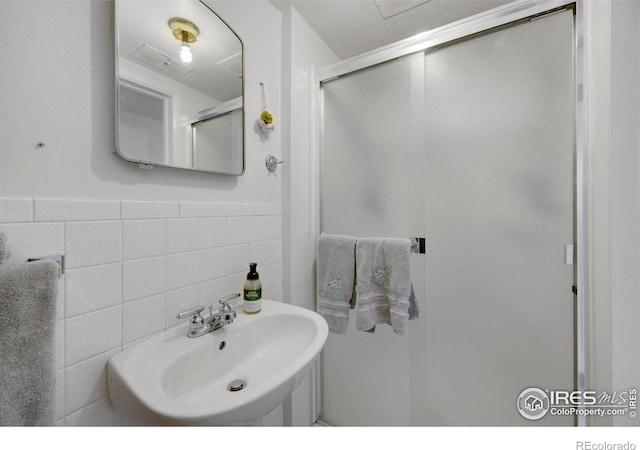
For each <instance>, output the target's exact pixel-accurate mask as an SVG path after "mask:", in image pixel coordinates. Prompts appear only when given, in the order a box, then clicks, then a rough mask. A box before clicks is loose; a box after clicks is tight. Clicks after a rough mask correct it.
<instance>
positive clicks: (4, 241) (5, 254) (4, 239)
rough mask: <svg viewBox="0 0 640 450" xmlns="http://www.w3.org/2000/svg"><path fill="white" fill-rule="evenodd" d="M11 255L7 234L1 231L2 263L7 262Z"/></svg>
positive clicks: (0, 254)
mask: <svg viewBox="0 0 640 450" xmlns="http://www.w3.org/2000/svg"><path fill="white" fill-rule="evenodd" d="M9 256H11V251H10V250H9V247H8V246H7V235H6V234H4V233H3V232H0V264H2V263H3V262H5V261H6V260H7V259H9Z"/></svg>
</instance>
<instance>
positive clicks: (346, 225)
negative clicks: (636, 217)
mask: <svg viewBox="0 0 640 450" xmlns="http://www.w3.org/2000/svg"><path fill="white" fill-rule="evenodd" d="M573 20H574V19H573V11H572V10H562V11H560V12H557V13H554V14H549V15H545V16H542V17H536V18H535V19H534V20H527V21H521V22H518V23H516V24H510V25H509V26H505V27H501V28H499V29H495V30H492V31H490V32H485V33H483V34H479V35H475V36H473V37H471V38H468V39H464V40H458V41H455V42H452V43H448V44H446V45H442V46H439V47H437V48H430V49H428V50H427V51H425V52H420V53H414V54H411V55H408V56H405V57H402V58H399V59H395V60H392V61H389V62H386V63H383V64H378V65H376V66H373V67H370V68H367V69H365V70H360V71H357V72H353V73H349V74H347V75H344V76H341V77H340V78H337V79H334V80H330V81H327V82H325V83H323V84H322V86H321V102H322V103H321V110H322V117H321V151H320V156H321V158H320V168H321V169H320V199H321V200H320V203H321V205H320V215H321V217H320V227H321V231H324V232H328V233H341V234H351V235H355V236H389V237H405V238H408V237H413V236H415V237H425V238H426V253H425V254H424V255H412V277H413V283H414V287H415V289H416V294H417V296H418V300H419V306H420V308H421V312H422V317H421V318H420V319H417V320H415V321H412V322H410V332H409V334H408V336H404V337H400V336H396V335H394V334H393V333H392V332H391V331H390V330H388V329H386V327H383V326H380V327H377V329H376V333H375V334H373V335H371V334H368V333H361V332H357V331H355V327H352V328H351V329H350V330H349V332H348V334H347V335H344V336H338V335H331V336H330V338H329V340H328V343H327V345H326V347H325V351H324V352H323V360H322V412H321V417H322V418H323V419H324V420H326V421H327V422H329V423H332V424H334V425H351V426H358V425H436V426H437V425H471V426H473V425H495V426H503V425H518V426H527V425H543V426H549V425H572V424H573V418H572V417H570V416H564V417H559V416H552V415H551V414H547V415H546V416H545V417H544V418H542V419H540V420H535V421H532V420H527V419H525V418H524V417H522V416H521V415H520V414H519V413H518V410H517V408H516V403H517V400H518V396H519V395H520V393H521V392H522V391H523V390H524V389H526V388H530V387H537V388H540V389H542V390H544V389H550V390H569V391H570V390H573V389H574V295H573V293H572V286H573V284H574V271H573V266H572V263H573V250H572V249H573V241H574V223H573V219H574V172H575V170H574V129H575V127H574V74H573V61H574V58H573V51H574V47H573V46H574V44H573V36H574V31H573Z"/></svg>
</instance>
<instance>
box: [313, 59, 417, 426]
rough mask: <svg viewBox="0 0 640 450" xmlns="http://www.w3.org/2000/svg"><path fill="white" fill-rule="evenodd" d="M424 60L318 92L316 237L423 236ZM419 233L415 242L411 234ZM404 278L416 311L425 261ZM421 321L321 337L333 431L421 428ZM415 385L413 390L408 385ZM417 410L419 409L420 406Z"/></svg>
mask: <svg viewBox="0 0 640 450" xmlns="http://www.w3.org/2000/svg"><path fill="white" fill-rule="evenodd" d="M423 90H424V56H423V55H422V54H416V55H411V56H409V57H405V58H401V59H397V60H394V61H391V62H388V63H385V64H382V65H379V66H375V67H371V68H368V69H366V70H362V71H359V72H357V73H354V74H349V75H347V76H343V77H340V78H339V79H335V80H332V81H329V82H327V83H324V84H323V85H322V90H321V93H322V97H321V101H322V131H321V140H322V150H321V154H320V157H321V161H320V173H321V175H320V176H321V182H320V191H321V192H320V196H321V202H320V207H321V209H320V227H321V231H323V232H325V233H333V234H347V235H351V236H356V237H366V236H369V237H385V236H386V237H397V238H405V239H407V238H409V237H410V236H414V235H415V236H418V235H419V233H422V232H423V230H424V180H423V178H422V166H423V165H424V149H423V147H424V145H423V137H424V132H423V128H424V111H423V108H424V92H423ZM416 233H418V234H416ZM422 256H423V255H413V256H412V261H411V263H412V278H413V281H414V289H415V291H416V295H417V296H418V301H419V304H420V307H424V300H425V296H424V290H423V287H424V258H423V257H422ZM424 325H425V321H424V320H414V321H411V323H410V333H409V335H408V336H397V335H395V334H394V333H393V332H392V331H391V328H390V327H388V326H382V325H381V326H378V327H376V332H375V333H374V334H371V333H364V332H361V331H356V327H355V316H354V314H353V313H352V314H351V319H350V320H349V331H348V333H347V334H346V335H335V334H333V333H329V338H328V340H327V343H326V345H325V348H324V351H323V353H322V376H321V382H322V412H321V416H322V418H323V419H324V420H326V421H327V422H329V423H331V424H335V425H346V426H366V425H377V426H384V425H405V426H406V425H412V424H417V425H425V424H426V409H425V408H419V410H417V411H414V410H413V408H414V407H415V406H416V405H419V404H420V403H421V402H415V399H416V398H419V397H420V396H423V395H425V393H426V391H425V368H424V363H425V359H426V347H425V340H424ZM416 383H417V384H416ZM422 404H423V405H424V402H422Z"/></svg>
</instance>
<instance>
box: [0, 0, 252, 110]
mask: <svg viewBox="0 0 640 450" xmlns="http://www.w3.org/2000/svg"><path fill="white" fill-rule="evenodd" d="M0 1H1V0H0ZM116 13H117V14H116V19H117V26H118V56H119V57H120V58H125V59H127V60H129V61H131V62H132V63H135V64H137V65H139V66H142V67H144V68H146V69H149V70H152V71H155V72H157V73H159V74H161V75H164V76H167V77H170V78H173V79H174V80H176V81H178V82H179V83H181V84H184V85H186V86H189V87H190V88H192V89H195V90H197V91H200V92H203V93H205V94H207V95H209V96H211V97H214V98H216V99H218V100H220V101H227V100H230V99H233V98H236V97H239V96H241V95H242V80H241V78H240V77H241V75H242V44H241V42H240V40H239V39H238V37H237V36H236V35H235V34H234V33H233V32H232V31H231V30H230V29H229V27H228V26H227V25H226V24H225V23H224V22H222V21H221V20H220V18H219V17H218V16H217V15H216V14H214V13H213V12H212V11H211V10H210V9H208V8H207V7H206V6H204V5H203V4H201V3H200V2H199V1H198V0H182V1H158V0H119V1H118V2H116ZM173 17H180V18H183V19H187V20H190V21H192V22H193V23H195V24H196V26H197V27H198V28H199V31H200V34H199V35H198V40H197V42H195V43H194V44H192V45H191V52H192V53H193V61H192V62H190V63H183V62H182V61H180V58H179V56H178V55H179V51H180V41H178V40H176V38H175V37H174V36H173V35H172V34H171V29H170V28H169V23H168V22H169V19H171V18H173ZM141 58H142V59H141ZM121 69H122V67H121ZM121 75H122V73H121ZM211 80H215V82H212V81H211Z"/></svg>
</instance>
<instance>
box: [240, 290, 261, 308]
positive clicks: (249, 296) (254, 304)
mask: <svg viewBox="0 0 640 450" xmlns="http://www.w3.org/2000/svg"><path fill="white" fill-rule="evenodd" d="M243 309H244V312H246V313H257V312H259V311H260V310H261V309H262V288H258V289H245V290H244V306H243Z"/></svg>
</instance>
